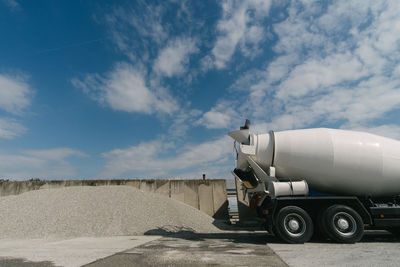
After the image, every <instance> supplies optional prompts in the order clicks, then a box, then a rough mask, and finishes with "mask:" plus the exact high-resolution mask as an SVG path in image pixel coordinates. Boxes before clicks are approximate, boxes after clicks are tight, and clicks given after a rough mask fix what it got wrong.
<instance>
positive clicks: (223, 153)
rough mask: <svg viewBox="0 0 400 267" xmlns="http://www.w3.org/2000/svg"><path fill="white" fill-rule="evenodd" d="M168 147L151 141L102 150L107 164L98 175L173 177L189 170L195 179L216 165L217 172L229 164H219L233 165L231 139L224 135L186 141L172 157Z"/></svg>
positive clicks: (167, 144) (169, 144) (224, 169)
mask: <svg viewBox="0 0 400 267" xmlns="http://www.w3.org/2000/svg"><path fill="white" fill-rule="evenodd" d="M170 148H175V146H174V144H172V143H164V142H163V141H161V140H155V141H151V142H142V143H140V144H139V145H137V146H132V147H129V148H126V149H115V150H112V151H110V152H107V153H104V154H103V156H104V158H105V159H106V160H107V163H106V165H105V171H104V173H103V174H102V176H104V177H121V176H124V177H126V176H135V177H137V176H142V177H143V176H145V175H148V176H151V177H164V178H165V176H169V177H171V176H175V177H177V176H180V175H181V174H182V173H186V174H187V173H188V172H189V171H188V170H189V169H190V173H192V174H193V175H194V174H197V175H196V177H197V178H199V177H200V176H201V173H202V172H204V171H208V170H209V169H211V168H219V173H220V175H221V173H222V174H225V173H228V172H229V170H230V167H231V166H229V167H224V166H223V165H222V164H225V165H226V164H230V163H232V165H233V160H232V159H231V158H230V155H231V154H232V140H231V139H230V138H229V137H228V136H224V137H222V138H220V139H217V140H214V141H209V142H205V143H201V144H192V145H191V144H187V145H185V146H184V147H182V148H179V149H177V151H178V153H177V155H176V156H173V155H171V154H169V153H170V150H169V149H170ZM218 166H219V167H218ZM193 168H194V169H195V170H193ZM216 173H217V171H214V173H213V175H217V174H216ZM220 177H221V176H220ZM185 178H192V177H185ZM214 178H216V177H214Z"/></svg>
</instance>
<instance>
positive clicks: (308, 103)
mask: <svg viewBox="0 0 400 267" xmlns="http://www.w3.org/2000/svg"><path fill="white" fill-rule="evenodd" d="M399 12H400V6H399V5H397V3H396V2H393V1H388V2H385V4H376V2H375V1H370V2H365V1H351V2H349V1H334V2H332V3H331V4H329V5H328V6H327V7H326V8H325V7H324V6H323V5H321V3H320V2H305V3H302V2H298V1H295V2H290V5H289V7H288V16H287V18H286V19H284V20H283V21H281V22H278V23H276V24H274V25H273V26H272V29H273V31H274V33H275V34H276V35H277V36H278V40H277V42H276V45H275V47H274V51H275V52H276V56H275V58H274V60H273V61H272V62H267V63H266V68H265V69H254V70H250V71H248V72H247V73H246V74H245V75H244V76H242V77H239V79H238V80H237V81H236V83H234V85H233V86H232V88H233V89H236V90H241V91H240V92H244V93H245V92H246V91H243V89H244V88H248V90H247V94H245V95H244V96H243V95H242V96H241V97H239V98H238V99H235V101H236V102H237V101H240V102H241V103H242V105H236V107H237V112H238V114H241V115H243V114H245V116H247V117H249V118H251V119H252V120H253V121H254V122H255V124H258V125H262V126H263V127H262V128H263V129H265V130H283V129H292V128H304V127H313V126H324V127H329V126H331V125H334V126H335V127H341V126H343V127H346V125H357V127H363V129H368V128H370V129H373V130H376V129H378V130H382V129H384V130H386V129H388V127H386V126H385V127H383V126H380V125H379V120H380V119H382V118H385V116H386V114H388V113H390V112H398V111H399V110H400V75H399V69H400V67H399V66H400V54H399V53H398V49H399V45H400V26H399V25H400V19H399V17H398V15H397V14H399ZM231 102H232V104H233V103H235V102H234V101H233V100H231ZM211 110H212V109H211ZM261 122H265V124H262V123H261ZM388 125H391V126H390V128H391V129H395V128H393V127H392V126H393V125H395V124H390V123H389V124H388ZM388 132H390V133H389V134H391V135H393V131H389V130H388Z"/></svg>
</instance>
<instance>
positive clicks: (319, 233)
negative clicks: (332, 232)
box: [313, 210, 329, 239]
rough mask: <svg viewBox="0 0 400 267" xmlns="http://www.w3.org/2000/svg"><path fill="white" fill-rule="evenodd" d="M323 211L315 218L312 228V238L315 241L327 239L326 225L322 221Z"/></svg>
mask: <svg viewBox="0 0 400 267" xmlns="http://www.w3.org/2000/svg"><path fill="white" fill-rule="evenodd" d="M324 211H325V210H324ZM324 211H321V212H319V213H318V216H317V218H316V227H314V236H313V237H314V238H316V239H328V238H329V235H328V231H327V230H326V224H325V223H324V221H323V213H324Z"/></svg>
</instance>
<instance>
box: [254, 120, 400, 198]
mask: <svg viewBox="0 0 400 267" xmlns="http://www.w3.org/2000/svg"><path fill="white" fill-rule="evenodd" d="M250 139H251V145H254V146H256V151H255V155H253V156H252V158H253V159H254V160H255V162H256V163H258V164H259V165H260V166H261V167H262V168H263V169H264V170H266V171H267V170H268V168H269V166H271V163H272V161H273V163H272V164H273V166H274V167H275V169H276V177H277V178H278V179H280V180H283V179H292V180H306V181H307V183H308V185H309V187H310V189H312V190H316V191H320V192H326V193H333V194H343V195H357V196H390V195H396V194H400V141H397V140H393V139H390V138H385V137H381V136H377V135H374V134H369V133H365V132H357V131H346V130H336V129H325V128H318V129H304V130H292V131H281V132H274V134H273V135H272V134H271V133H268V134H259V135H251V138H250ZM273 140H274V141H275V142H273ZM273 151H275V153H273Z"/></svg>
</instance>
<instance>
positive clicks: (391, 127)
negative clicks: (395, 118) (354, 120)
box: [342, 124, 400, 141]
mask: <svg viewBox="0 0 400 267" xmlns="http://www.w3.org/2000/svg"><path fill="white" fill-rule="evenodd" d="M342 128H343V129H348V130H355V131H363V132H368V133H372V134H377V135H380V136H385V137H389V138H393V139H397V140H399V141H400V126H399V125H395V124H385V125H379V126H375V127H365V126H360V125H351V124H346V125H343V126H342Z"/></svg>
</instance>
